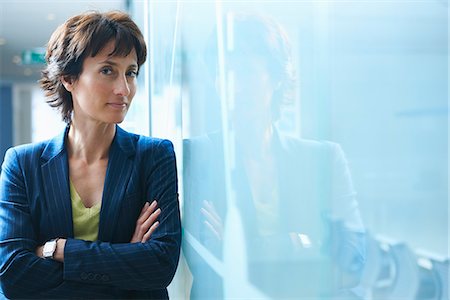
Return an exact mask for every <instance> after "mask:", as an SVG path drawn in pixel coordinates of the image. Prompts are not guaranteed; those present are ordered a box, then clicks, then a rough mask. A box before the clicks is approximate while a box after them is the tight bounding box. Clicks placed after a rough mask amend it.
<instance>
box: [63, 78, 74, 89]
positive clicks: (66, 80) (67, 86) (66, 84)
mask: <svg viewBox="0 0 450 300" xmlns="http://www.w3.org/2000/svg"><path fill="white" fill-rule="evenodd" d="M61 83H62V84H63V85H64V88H65V89H66V90H67V91H68V92H72V90H73V83H74V80H73V77H71V76H61Z"/></svg>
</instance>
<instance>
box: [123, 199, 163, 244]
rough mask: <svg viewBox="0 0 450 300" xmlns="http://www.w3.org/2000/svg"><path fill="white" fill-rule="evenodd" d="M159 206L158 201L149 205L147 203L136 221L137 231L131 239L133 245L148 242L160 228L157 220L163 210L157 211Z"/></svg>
mask: <svg viewBox="0 0 450 300" xmlns="http://www.w3.org/2000/svg"><path fill="white" fill-rule="evenodd" d="M157 205H158V203H157V202H156V200H155V201H153V202H152V204H149V203H148V202H146V203H145V205H144V207H143V208H142V211H141V214H140V216H139V218H138V220H137V221H136V229H135V230H134V234H133V237H132V238H131V241H130V242H131V243H138V242H141V243H145V242H147V241H148V240H149V238H150V236H151V235H152V233H153V232H154V231H155V230H156V228H158V225H159V222H158V221H156V219H157V218H158V216H159V214H160V213H161V209H160V208H158V209H156V208H157Z"/></svg>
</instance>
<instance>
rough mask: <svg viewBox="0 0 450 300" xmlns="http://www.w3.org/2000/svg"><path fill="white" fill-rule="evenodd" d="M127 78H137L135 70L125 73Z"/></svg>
mask: <svg viewBox="0 0 450 300" xmlns="http://www.w3.org/2000/svg"><path fill="white" fill-rule="evenodd" d="M127 76H128V77H133V78H135V77H137V76H138V72H137V71H135V70H130V71H128V72H127Z"/></svg>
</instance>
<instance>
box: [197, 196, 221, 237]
mask: <svg viewBox="0 0 450 300" xmlns="http://www.w3.org/2000/svg"><path fill="white" fill-rule="evenodd" d="M200 211H201V212H202V214H203V215H204V216H205V218H206V220H205V225H206V227H207V228H208V229H209V231H211V232H212V233H213V235H214V236H215V237H216V238H217V240H219V241H221V240H222V238H223V222H222V219H221V218H220V216H219V214H218V213H217V211H216V209H215V208H214V205H213V204H212V203H211V202H209V201H203V207H202V208H201V209H200Z"/></svg>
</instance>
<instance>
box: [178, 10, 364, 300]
mask: <svg viewBox="0 0 450 300" xmlns="http://www.w3.org/2000/svg"><path fill="white" fill-rule="evenodd" d="M224 20H227V23H226V24H224V28H232V29H233V31H232V32H231V34H227V35H226V36H227V38H225V39H224V45H223V48H224V49H226V51H224V52H223V53H224V55H223V57H222V58H221V59H223V66H222V67H223V68H224V70H212V72H211V74H218V75H221V73H220V71H223V72H222V73H223V74H222V75H225V79H226V80H223V82H224V83H225V85H224V86H222V88H225V89H226V92H227V95H228V98H226V99H224V98H222V99H221V100H222V101H229V102H228V103H226V104H228V105H229V110H228V111H227V119H226V120H227V121H228V123H227V126H225V128H226V130H228V132H225V131H221V132H213V133H209V134H207V135H205V136H200V137H195V138H192V139H189V140H185V141H184V148H183V150H184V159H183V161H184V163H185V165H184V167H183V172H184V179H185V180H184V184H183V186H184V192H185V195H184V199H185V201H186V203H189V205H186V206H185V207H184V209H185V212H184V216H185V219H184V229H185V230H186V231H185V232H187V233H188V234H187V235H186V236H192V237H193V238H195V239H196V240H197V241H198V242H199V243H200V244H202V245H203V246H204V247H205V248H206V249H207V250H209V251H210V253H211V254H213V255H214V256H215V257H216V258H218V259H219V261H220V260H222V261H223V264H224V267H223V269H222V270H223V273H222V274H220V273H218V272H217V270H220V269H219V268H217V267H215V268H214V269H213V268H212V266H215V265H213V264H212V263H211V261H212V260H208V261H207V260H206V259H205V257H206V256H205V255H203V256H200V255H198V253H197V250H196V249H194V247H190V244H189V243H185V244H184V246H185V248H184V252H183V253H184V254H185V255H186V257H187V261H188V263H189V267H190V270H191V273H192V274H193V277H194V278H193V285H192V290H191V295H194V296H195V297H196V298H200V299H216V298H223V297H231V298H233V297H237V296H242V295H243V293H246V287H248V286H251V288H252V289H253V288H256V290H257V291H259V292H261V293H262V294H264V295H266V296H267V297H268V298H274V299H282V298H286V299H298V298H308V299H318V298H332V297H337V296H339V297H342V298H343V299H344V298H345V299H353V294H354V292H353V290H354V288H355V287H356V286H357V285H358V281H359V276H360V273H361V270H362V267H363V264H364V257H365V256H364V227H363V224H362V221H361V218H360V214H359V210H358V203H357V201H356V197H355V191H354V188H353V185H352V181H351V176H350V172H349V168H348V165H347V160H346V159H345V155H344V152H343V151H342V149H341V147H340V146H339V145H338V144H336V143H332V142H328V141H316V140H307V139H302V138H299V137H293V136H290V135H287V134H286V133H285V132H283V131H282V130H280V122H282V121H285V120H283V119H282V114H281V112H282V108H285V107H283V106H284V105H286V104H291V103H293V101H294V99H295V97H294V96H295V94H294V92H295V83H296V77H295V72H294V66H293V65H294V62H293V59H292V54H291V48H290V42H289V39H288V37H287V34H286V33H285V32H284V30H283V28H282V27H281V25H280V24H278V23H277V22H276V21H275V20H274V19H272V18H271V17H269V16H261V15H255V14H248V13H232V12H229V13H228V14H227V16H226V17H224ZM216 41H217V37H216V36H215V35H214V36H213V38H211V39H210V43H209V44H207V46H208V49H207V50H208V52H207V53H206V54H207V56H206V58H207V59H208V60H209V63H208V65H209V66H216V65H217V64H216V61H220V60H219V57H218V53H219V51H218V49H217V44H216ZM220 79H221V78H220V77H219V78H216V82H221V80H220ZM231 99H232V100H231ZM230 103H233V104H230ZM222 107H224V106H222ZM286 108H287V106H286ZM222 113H223V112H222ZM295 113H297V112H295ZM224 116H225V114H224V115H223V117H224ZM281 125H282V124H281ZM226 133H228V137H229V140H228V141H225V138H224V137H225V134H226ZM226 150H228V151H229V153H232V154H230V155H229V156H228V157H225V154H226ZM227 176H229V177H228V178H229V179H228V180H229V182H226V181H227ZM227 196H228V198H227ZM236 212H237V213H236ZM233 214H234V215H233ZM236 214H238V215H239V218H235V216H236ZM230 220H233V221H232V222H230ZM236 220H240V221H241V223H242V225H239V223H240V222H237V221H236ZM230 223H231V225H230ZM236 224H238V225H236ZM240 226H242V227H240ZM230 228H231V229H230ZM241 231H242V233H243V236H244V237H243V238H242V240H243V241H244V242H242V240H240V239H239V238H240V234H241ZM236 249H238V250H236ZM239 253H244V254H243V255H242V256H241V258H239V255H238V254H239ZM227 258H228V259H227ZM243 261H244V263H243ZM235 262H239V263H240V264H245V267H241V266H240V265H238V263H235ZM239 272H242V273H244V274H239ZM230 274H232V275H231V276H230ZM242 278H244V280H248V282H243V280H242ZM233 284H239V286H240V287H242V289H241V290H239V291H236V289H233V288H232V287H233V286H234V285H233ZM205 286H206V287H208V288H205ZM235 292H236V294H233V293H235ZM247 293H249V292H247ZM259 295H260V294H245V296H244V297H246V298H259V297H260V296H259Z"/></svg>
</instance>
